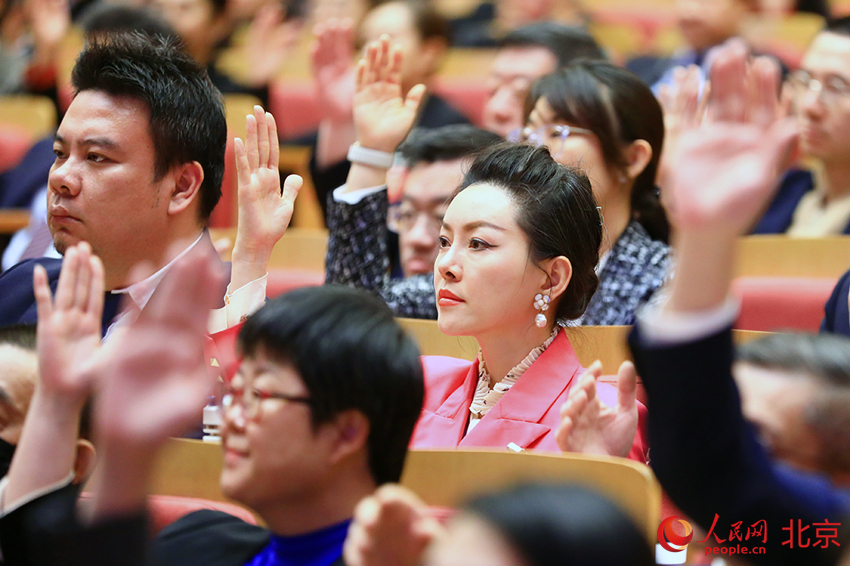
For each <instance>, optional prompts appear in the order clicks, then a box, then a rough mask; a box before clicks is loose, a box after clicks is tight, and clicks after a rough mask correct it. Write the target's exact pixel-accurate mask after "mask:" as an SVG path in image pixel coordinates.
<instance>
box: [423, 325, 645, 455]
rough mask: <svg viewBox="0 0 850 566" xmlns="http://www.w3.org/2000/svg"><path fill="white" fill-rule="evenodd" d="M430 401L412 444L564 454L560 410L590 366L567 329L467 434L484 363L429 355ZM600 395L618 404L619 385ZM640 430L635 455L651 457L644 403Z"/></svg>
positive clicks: (607, 387) (640, 407) (603, 389)
mask: <svg viewBox="0 0 850 566" xmlns="http://www.w3.org/2000/svg"><path fill="white" fill-rule="evenodd" d="M422 365H423V367H424V369H425V405H424V407H423V409H422V416H421V417H420V418H419V422H418V423H417V424H416V429H415V430H414V431H413V438H412V439H411V442H410V446H411V447H412V448H447V447H455V446H457V447H460V448H472V447H478V448H482V447H488V448H506V447H507V445H508V444H510V443H511V442H513V443H514V444H517V445H519V446H520V447H522V448H525V449H536V450H544V451H551V452H560V448H558V444H557V443H556V442H555V431H556V430H557V429H558V424H559V423H560V420H561V417H560V409H561V405H562V404H563V403H564V401H566V400H567V395H568V394H569V391H570V388H571V387H572V386H573V384H574V383H576V382H577V381H578V379H579V377H580V376H581V374H582V372H583V371H584V368H583V367H582V366H581V364H580V363H579V361H578V358H576V354H575V351H574V350H573V347H572V344H570V341H569V339H568V338H567V335H566V334H565V333H564V332H561V333H559V334H558V336H557V337H556V338H555V340H554V341H553V342H552V344H550V345H549V347H548V348H547V349H546V351H545V352H543V354H541V355H540V357H539V358H537V360H535V362H534V363H533V364H531V367H529V368H528V370H526V372H525V373H524V374H523V375H522V376H521V377H520V378H519V380H517V382H516V383H515V384H514V386H513V387H512V388H511V389H510V391H508V392H507V393H505V395H504V396H503V397H502V399H501V400H500V401H499V402H498V403H497V404H496V405H495V406H494V407H493V408H492V409H490V411H489V412H488V413H487V414H486V415H485V416H484V418H483V419H481V421H480V422H479V423H478V424H477V425H476V426H475V428H474V429H472V432H470V433H469V434H467V435H464V433H465V432H466V428H467V426H468V424H469V406H470V405H471V404H472V397H473V395H474V393H475V386H476V384H477V382H478V361H477V360H475V361H473V362H470V361H467V360H460V359H457V358H448V357H444V356H423V358H422ZM596 387H597V394H598V395H599V398H600V399H601V400H602V401H604V402H605V403H606V404H607V405H609V406H612V407H613V406H615V405H616V404H617V389H616V388H615V387H612V386H611V385H607V384H604V383H599V384H597V386H596ZM638 415H639V421H638V432H637V434H636V435H635V441H634V444H633V445H632V450H631V452H630V453H629V458H631V459H632V460H637V461H639V462H641V463H646V461H647V458H646V456H647V452H648V444H647V431H646V420H647V419H646V416H647V413H646V407H645V406H644V405H642V404H641V403H638Z"/></svg>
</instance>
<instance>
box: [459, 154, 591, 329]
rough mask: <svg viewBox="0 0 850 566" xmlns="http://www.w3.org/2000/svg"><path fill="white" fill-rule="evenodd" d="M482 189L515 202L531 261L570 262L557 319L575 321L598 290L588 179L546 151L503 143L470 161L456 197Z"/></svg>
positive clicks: (518, 220) (518, 221) (579, 170)
mask: <svg viewBox="0 0 850 566" xmlns="http://www.w3.org/2000/svg"><path fill="white" fill-rule="evenodd" d="M480 184H490V185H493V186H495V187H499V188H501V189H503V190H504V191H505V192H507V193H508V195H510V197H511V199H512V200H513V202H514V203H516V205H517V207H518V208H519V212H518V214H517V224H518V225H519V227H520V228H521V229H522V231H523V232H525V234H526V235H527V236H528V240H529V243H530V246H531V250H530V254H531V259H532V260H533V261H535V262H541V261H543V260H546V259H550V258H553V257H558V256H565V257H566V258H568V259H569V260H570V263H571V264H572V276H571V277H570V282H569V285H567V289H566V290H565V291H564V293H563V295H561V298H560V302H559V303H558V308H557V311H556V312H555V317H556V319H559V320H561V321H564V320H573V319H576V318H579V317H580V316H581V315H582V314H584V311H585V310H586V309H587V305H588V304H589V303H590V299H591V297H593V293H595V292H596V288H597V287H598V286H599V277H598V276H597V275H596V264H598V263H599V246H600V244H601V243H602V226H601V222H600V215H599V209H598V208H597V206H596V200H595V199H594V197H593V189H592V188H591V186H590V180H589V179H588V178H587V175H586V174H585V173H584V172H583V171H582V170H581V169H578V168H574V167H567V166H565V165H561V164H560V163H558V162H557V161H555V160H554V159H553V158H552V155H551V154H550V153H549V150H548V149H547V148H546V147H543V146H541V147H533V146H531V145H526V144H519V145H515V144H502V145H498V146H495V147H493V148H491V149H489V150H487V151H485V152H484V153H482V154H481V155H479V156H478V157H477V158H476V159H475V161H473V162H472V165H470V166H469V171H467V173H466V175H465V176H464V178H463V182H462V183H461V185H460V188H459V189H458V190H457V191H455V195H457V194H458V193H459V192H461V191H463V190H464V189H466V188H468V187H470V186H473V185H480Z"/></svg>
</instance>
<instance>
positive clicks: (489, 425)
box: [348, 37, 646, 462]
mask: <svg viewBox="0 0 850 566" xmlns="http://www.w3.org/2000/svg"><path fill="white" fill-rule="evenodd" d="M400 68H401V51H400V49H398V47H393V48H392V49H391V48H390V40H389V38H388V37H384V38H382V39H381V41H379V42H375V43H373V44H371V45H370V46H369V48H368V50H367V53H366V55H365V57H364V59H363V60H362V61H360V63H359V65H358V73H357V79H358V80H357V93H356V97H355V108H356V116H357V124H358V131H359V136H360V137H359V139H360V143H361V146H362V147H364V148H368V149H377V150H380V151H392V149H394V147H395V145H397V144H398V143H400V142H401V140H403V139H404V136H405V135H406V133H407V132H408V130H409V129H410V125H411V124H412V123H413V118H414V117H415V114H416V107H417V104H418V100H417V99H416V98H415V97H411V96H410V95H408V97H407V98H406V99H403V98H402V96H401V87H400V84H399V80H398V73H399V69H400ZM384 176H385V172H384V170H382V169H380V168H378V167H372V166H369V165H367V164H363V163H359V164H358V163H355V164H354V166H353V167H352V170H351V173H350V175H349V177H348V185H349V188H350V189H353V190H359V189H365V188H367V187H378V186H380V185H381V184H382V183H383V181H384ZM363 206H365V205H363ZM361 208H362V207H361ZM355 212H356V211H355ZM364 214H365V213H364ZM381 241H382V238H381V237H380V236H379V237H377V238H376V239H374V241H373V242H372V243H373V244H375V245H380V242H381ZM601 242H602V226H601V218H600V215H599V211H598V209H597V206H596V201H595V200H594V195H593V190H592V188H591V184H590V181H589V179H588V178H587V176H586V175H585V174H584V173H583V172H582V171H581V170H579V169H576V168H571V167H567V166H564V165H561V164H559V163H557V162H556V161H555V160H554V159H553V158H552V156H551V155H550V153H549V151H548V150H547V149H546V148H545V147H532V146H530V145H525V144H523V145H511V144H504V145H500V146H495V147H492V148H489V149H487V150H486V151H484V152H483V153H481V154H479V155H478V156H477V157H476V158H475V160H474V161H473V162H472V164H471V165H470V167H469V170H468V171H467V172H466V174H465V176H464V178H463V181H462V183H461V184H460V187H459V189H458V190H457V191H455V194H454V195H453V197H452V198H451V200H450V201H449V204H448V208H447V209H446V213H445V215H444V217H443V222H442V227H441V230H440V238H439V251H438V254H437V260H436V263H435V264H434V281H435V289H434V291H433V292H435V293H436V298H437V312H438V318H437V321H438V324H439V327H440V330H442V331H443V332H444V333H446V334H449V335H453V336H473V337H475V338H476V339H477V340H478V343H479V345H480V346H481V351H480V352H479V355H478V359H477V360H476V361H474V362H472V363H470V362H468V361H465V360H456V359H453V358H444V357H436V356H435V357H425V358H424V359H423V364H424V367H425V383H426V391H427V395H426V402H425V408H424V410H423V413H422V418H421V419H420V421H419V424H418V425H417V428H416V431H415V432H414V435H413V440H412V446H414V447H447V446H461V447H473V446H487V447H499V448H504V447H506V446H508V445H509V444H511V443H513V444H515V445H517V446H519V447H521V448H534V449H541V450H560V447H559V446H558V443H557V441H556V438H555V432H556V428H557V426H558V424H559V423H560V417H559V415H558V410H559V408H560V405H561V404H562V403H563V402H564V401H565V400H566V398H567V394H568V391H569V389H570V388H571V387H572V386H573V385H574V384H575V383H576V382H577V381H578V380H579V377H580V376H581V375H582V373H583V371H584V369H583V368H582V367H581V365H580V364H579V362H578V360H577V358H576V356H575V352H574V351H573V348H572V345H571V344H570V342H569V339H568V338H567V336H566V334H565V333H564V332H563V330H562V324H566V323H568V321H571V320H575V319H577V318H579V317H581V316H582V314H583V313H584V311H585V309H586V308H587V305H588V304H589V303H590V301H591V297H592V296H593V293H594V292H595V291H596V288H597V286H598V278H597V275H596V265H597V263H598V260H599V248H600V245H601ZM373 249H374V248H373ZM352 251H353V252H354V253H356V251H355V250H352ZM358 251H359V252H360V253H363V254H367V250H366V249H360V250H358ZM368 253H372V252H368ZM364 257H369V255H368V254H367V255H364ZM352 283H354V284H356V281H353V282H352ZM621 370H622V371H621V378H622V391H621V392H620V394H619V398H618V393H617V391H616V390H615V389H614V388H613V387H611V386H608V385H599V396H600V398H601V399H602V400H603V401H604V403H606V405H608V406H610V407H612V409H611V410H612V411H613V413H614V414H615V415H618V417H621V420H622V421H624V422H630V421H631V418H632V416H634V419H635V420H637V418H638V417H637V415H638V414H639V412H641V414H642V412H643V410H644V408H643V406H642V405H639V404H638V403H636V401H635V396H634V393H635V385H634V384H635V377H634V374H633V372H632V371H631V370H630V366H629V365H626V366H624V367H623V368H621ZM503 396H504V399H502V397H503ZM500 399H501V401H500ZM497 403H498V405H497ZM614 407H616V408H614ZM639 407H640V411H639ZM626 415H628V416H626ZM615 420H619V419H615ZM629 426H631V425H629ZM631 437H632V438H635V441H634V446H633V447H632V442H629V443H628V445H627V446H625V445H616V446H614V445H608V444H606V443H605V442H604V441H603V442H600V443H595V445H594V446H593V447H592V448H591V447H589V446H583V447H581V449H588V450H590V451H596V452H602V453H606V454H614V455H618V456H626V455H627V454H629V453H630V449H632V448H633V450H631V456H632V457H633V458H635V459H637V460H639V461H641V462H645V461H646V459H645V445H644V443H643V441H642V435H637V436H636V435H635V427H634V426H631Z"/></svg>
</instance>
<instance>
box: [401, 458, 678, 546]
mask: <svg viewBox="0 0 850 566" xmlns="http://www.w3.org/2000/svg"><path fill="white" fill-rule="evenodd" d="M482 470H486V473H484V472H482ZM528 482H536V483H540V482H542V483H570V484H577V485H581V486H585V487H588V488H591V489H594V490H595V491H597V492H599V493H601V494H602V495H604V496H606V497H608V498H609V499H610V500H611V501H612V502H614V503H615V504H616V505H618V506H619V507H620V508H621V509H622V510H623V511H625V512H626V513H628V514H629V516H631V518H632V519H633V520H634V522H635V524H637V525H638V526H639V528H641V529H642V530H643V531H644V533H646V537H647V540H649V541H650V542H651V543H653V544H654V540H655V537H656V536H657V531H658V515H659V509H660V505H661V488H660V487H659V485H658V481H657V480H656V479H655V475H654V474H653V473H652V470H650V468H649V467H648V466H645V465H643V464H638V463H636V462H633V461H631V460H626V459H623V458H613V457H603V456H586V455H583V454H544V453H534V452H523V453H515V452H510V451H507V450H468V449H449V450H411V451H410V452H409V453H408V455H407V461H406V462H405V466H404V473H403V474H402V477H401V484H402V485H404V486H405V487H408V488H410V489H411V490H412V491H414V492H415V493H416V494H417V495H419V497H421V498H422V499H423V500H424V501H425V502H426V503H427V504H429V505H435V506H441V507H449V508H456V507H459V506H461V505H462V504H463V502H464V501H466V500H468V499H470V498H471V497H473V496H475V495H478V494H482V493H486V492H492V491H496V490H499V489H505V488H508V487H510V486H511V485H514V484H517V483H528Z"/></svg>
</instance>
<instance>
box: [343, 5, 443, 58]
mask: <svg viewBox="0 0 850 566" xmlns="http://www.w3.org/2000/svg"><path fill="white" fill-rule="evenodd" d="M384 4H401V5H402V6H404V7H406V8H407V9H408V10H409V11H410V19H411V23H412V24H413V28H414V29H415V30H416V32H417V33H418V34H419V39H421V40H422V41H426V40H429V39H441V40H443V41H445V42H446V44H448V43H449V40H450V37H451V28H450V26H449V22H448V20H446V18H444V17H443V15H442V14H441V13H440V11H439V10H437V8H436V7H435V6H434V4H433V3H432V2H430V1H429V0H373V1H371V2H369V3H368V5H369V12H371V11H373V10H375V9H376V8H379V7H381V6H383V5H384ZM356 41H357V45H356V46H357V48H358V49H360V48H362V47H363V45H364V41H363V38H362V36H361V35H360V34H359V33H358V34H357V40H356Z"/></svg>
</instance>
